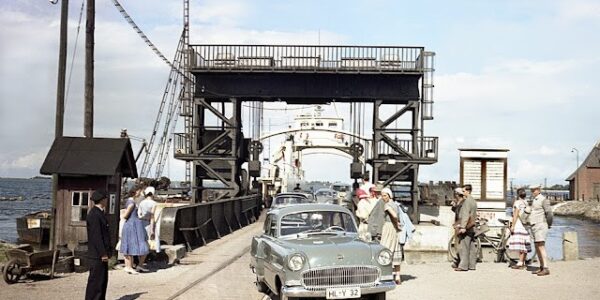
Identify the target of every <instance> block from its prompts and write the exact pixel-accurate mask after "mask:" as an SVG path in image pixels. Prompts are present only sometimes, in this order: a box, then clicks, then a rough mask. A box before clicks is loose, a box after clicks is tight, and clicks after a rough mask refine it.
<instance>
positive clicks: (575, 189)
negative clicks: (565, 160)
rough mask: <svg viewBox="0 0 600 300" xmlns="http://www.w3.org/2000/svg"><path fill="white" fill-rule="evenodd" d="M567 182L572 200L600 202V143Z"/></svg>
mask: <svg viewBox="0 0 600 300" xmlns="http://www.w3.org/2000/svg"><path fill="white" fill-rule="evenodd" d="M566 181H568V182H569V194H570V195H575V197H571V198H572V199H575V200H591V201H600V142H598V143H596V145H594V148H592V151H590V153H589V154H588V156H587V157H586V158H585V160H584V161H583V162H582V163H581V165H579V167H578V168H577V170H575V172H573V174H571V176H569V177H567V179H566Z"/></svg>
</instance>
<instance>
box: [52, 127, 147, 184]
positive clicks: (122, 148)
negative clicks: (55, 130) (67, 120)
mask: <svg viewBox="0 0 600 300" xmlns="http://www.w3.org/2000/svg"><path fill="white" fill-rule="evenodd" d="M119 171H120V172H121V174H122V175H123V177H130V178H137V176H138V175H137V168H136V166H135V158H134V156H133V150H131V143H130V142H129V139H126V138H83V137H61V138H57V139H55V140H54V143H52V147H51V148H50V151H49V152H48V155H47V156H46V160H44V164H43V165H42V168H41V169H40V173H42V174H44V175H50V174H60V175H92V176H94V175H95V176H112V175H114V174H115V173H117V172H119Z"/></svg>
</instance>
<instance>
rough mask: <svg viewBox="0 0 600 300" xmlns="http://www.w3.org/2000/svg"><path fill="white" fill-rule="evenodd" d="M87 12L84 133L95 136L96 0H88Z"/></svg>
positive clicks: (90, 136)
mask: <svg viewBox="0 0 600 300" xmlns="http://www.w3.org/2000/svg"><path fill="white" fill-rule="evenodd" d="M86 1H87V2H86V6H87V7H86V14H85V18H86V21H85V107H84V118H83V135H84V136H85V137H87V138H92V137H94V30H95V27H96V0H86Z"/></svg>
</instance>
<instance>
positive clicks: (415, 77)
mask: <svg viewBox="0 0 600 300" xmlns="http://www.w3.org/2000/svg"><path fill="white" fill-rule="evenodd" d="M186 54H187V55H189V57H188V58H187V59H184V60H185V61H186V70H189V74H190V76H193V79H194V81H193V84H194V91H193V98H191V99H190V106H191V111H190V114H191V118H192V120H193V121H192V126H191V128H192V130H191V132H184V133H180V134H176V135H175V143H174V146H175V158H177V159H181V160H184V161H186V162H190V163H191V164H192V170H191V171H192V173H193V174H192V179H193V184H192V189H193V191H192V194H193V197H194V199H195V200H196V201H197V202H199V201H201V199H202V197H203V192H204V191H207V190H209V191H210V190H212V191H213V192H215V193H217V194H218V195H219V196H217V197H216V198H219V197H232V196H236V195H240V194H242V193H244V192H246V191H247V189H248V186H247V182H248V180H247V178H246V177H247V174H244V171H243V170H242V167H241V166H242V164H244V163H246V162H247V163H248V172H249V173H250V174H249V175H250V176H252V177H256V176H259V174H260V162H259V161H257V160H258V155H257V154H256V152H257V151H260V150H261V149H262V147H261V144H260V142H259V141H258V139H259V136H253V137H252V138H245V137H244V136H243V133H242V113H241V112H242V103H243V102H248V101H253V102H254V103H263V102H271V101H285V102H286V103H288V104H309V105H312V104H325V103H331V102H338V103H339V102H341V103H344V102H345V103H367V104H371V105H372V106H373V119H372V128H373V137H372V146H371V149H365V151H370V152H371V153H370V154H371V155H368V157H370V159H369V160H368V161H367V163H369V164H370V165H371V166H372V168H373V177H372V181H373V182H383V183H384V184H389V185H392V186H394V185H399V184H402V183H405V185H406V186H409V189H408V192H409V194H410V199H411V200H412V205H413V208H414V210H413V218H415V219H416V216H418V209H417V203H418V181H417V180H418V170H419V166H420V165H427V164H433V163H435V162H437V147H438V146H437V142H438V139H437V137H427V136H425V135H424V121H426V120H431V119H433V112H432V107H433V97H432V95H433V71H434V68H433V59H434V55H435V54H434V53H433V52H428V51H425V49H424V48H423V47H375V46H278V45H190V46H189V47H188V52H187V53H186ZM255 106H256V104H255ZM261 114H262V113H261V112H259V113H258V115H261ZM208 115H211V116H212V117H213V119H216V120H218V121H217V122H216V123H215V122H213V123H212V124H209V123H208V121H207V116H208ZM365 121H366V120H362V122H365ZM407 124H408V125H407ZM363 169H364V168H361V167H360V166H357V167H356V168H355V167H354V166H353V167H352V170H351V173H352V174H351V175H352V176H351V177H352V178H358V177H360V176H361V175H362V174H361V173H362V170H363ZM207 180H211V181H212V180H217V181H218V182H220V183H221V184H220V185H219V186H214V187H213V186H207V185H206V184H205V182H206V181H207Z"/></svg>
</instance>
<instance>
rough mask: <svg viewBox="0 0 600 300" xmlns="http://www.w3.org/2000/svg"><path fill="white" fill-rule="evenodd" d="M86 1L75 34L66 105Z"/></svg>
mask: <svg viewBox="0 0 600 300" xmlns="http://www.w3.org/2000/svg"><path fill="white" fill-rule="evenodd" d="M84 7H85V2H84V1H83V0H81V9H80V10H79V22H78V23H77V33H76V34H75V45H73V56H72V57H71V68H70V69H69V79H67V91H66V92H65V106H67V100H69V89H70V87H71V76H72V75H73V66H75V56H76V54H77V42H78V41H79V29H80V28H81V18H82V16H83V8H84Z"/></svg>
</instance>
